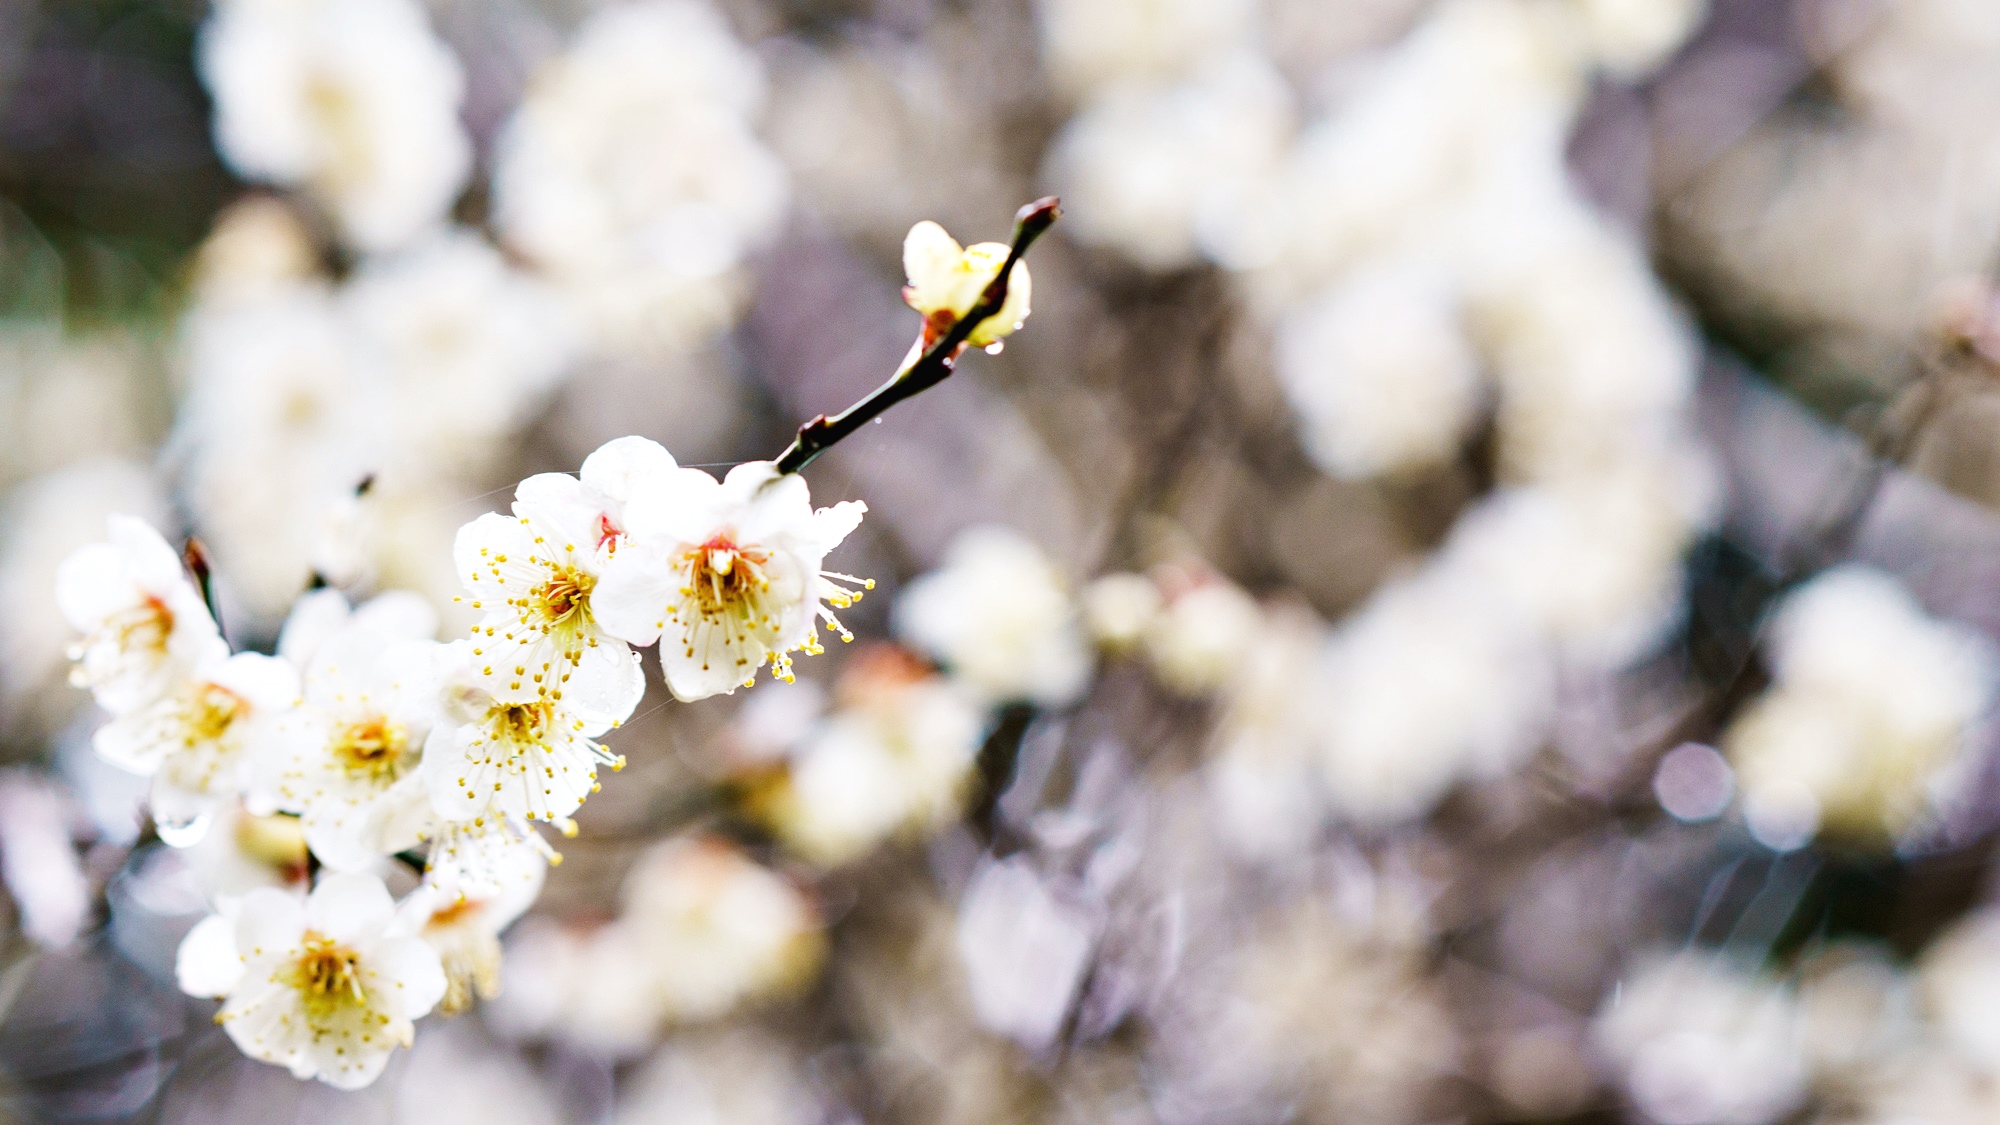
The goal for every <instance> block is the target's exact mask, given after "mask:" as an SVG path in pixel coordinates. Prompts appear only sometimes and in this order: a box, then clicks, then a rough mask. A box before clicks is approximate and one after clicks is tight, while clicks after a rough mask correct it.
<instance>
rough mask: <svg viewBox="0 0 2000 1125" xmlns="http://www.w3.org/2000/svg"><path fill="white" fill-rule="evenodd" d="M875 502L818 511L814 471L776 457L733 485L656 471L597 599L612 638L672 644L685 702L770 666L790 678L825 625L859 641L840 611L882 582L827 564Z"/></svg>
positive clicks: (674, 685) (664, 659)
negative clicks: (792, 468) (779, 462)
mask: <svg viewBox="0 0 2000 1125" xmlns="http://www.w3.org/2000/svg"><path fill="white" fill-rule="evenodd" d="M867 510H868V507H867V505H865V504H863V503H861V502H860V501H856V500H848V501H843V502H841V503H839V504H835V505H834V506H832V507H831V508H819V509H814V508H813V506H812V497H811V495H810V493H809V492H808V491H807V489H806V482H805V479H804V478H803V477H801V476H799V475H798V474H797V473H782V474H781V473H779V472H778V471H777V467H776V466H775V465H774V464H772V463H771V462H769V461H750V462H746V463H744V464H741V465H738V466H736V467H735V468H733V469H731V470H729V475H728V476H727V477H726V478H725V479H723V480H721V481H717V480H716V479H715V478H714V477H712V476H710V475H708V474H707V473H705V472H702V471H701V470H700V469H679V470H674V471H671V472H665V473H658V474H649V475H647V476H646V477H645V478H644V479H643V480H641V481H636V482H635V484H634V488H633V493H632V497H631V499H630V501H629V502H628V503H627V505H626V511H625V515H626V520H627V530H628V537H627V539H626V540H625V541H623V542H621V543H620V544H619V545H618V549H617V551H616V552H615V553H614V554H613V555H612V557H611V560H610V562H609V563H608V564H607V565H606V567H605V571H604V577H603V579H602V580H601V581H600V582H599V584H598V586H597V589H596V592H595V594H594V600H593V606H594V607H595V610H596V612H597V615H598V617H599V619H600V620H601V621H602V622H603V623H604V628H605V630H606V631H607V632H609V633H611V634H612V635H614V636H617V637H620V638H622V639H624V640H625V641H628V642H630V643H632V644H635V645H645V644H651V643H652V642H653V641H654V640H658V641H659V642H660V666H661V671H662V672H663V673H664V675H665V676H666V681H667V687H668V688H669V689H670V690H672V692H673V693H674V697H675V698H677V699H681V700H695V699H703V698H706V697H708V696H711V695H717V694H722V693H729V692H734V691H735V690H736V689H737V688H739V687H747V686H749V684H751V683H752V682H753V681H754V680H755V679H756V676H757V670H758V669H759V668H761V667H763V666H764V665H765V664H767V663H768V664H769V665H770V666H771V674H772V676H773V677H775V678H777V679H782V680H789V679H791V678H792V672H791V667H792V657H791V654H792V653H794V652H799V651H804V652H807V653H817V652H819V651H820V644H819V622H820V621H821V620H825V621H826V622H827V623H828V624H830V625H831V626H832V627H833V628H834V629H835V630H836V631H838V632H839V633H840V635H841V636H842V638H843V639H845V638H847V637H849V636H850V634H848V632H847V630H846V629H845V628H843V627H842V626H841V624H840V622H839V621H838V619H836V618H835V617H834V616H833V612H832V610H833V609H845V608H846V607H848V606H849V605H852V604H853V603H854V602H855V601H856V600H857V599H858V598H860V596H861V592H862V590H865V589H868V588H872V587H873V586H874V583H873V582H872V581H867V580H864V579H859V578H853V577H850V576H848V575H844V574H836V573H833V572H831V571H825V570H822V569H820V564H821V563H822V562H824V561H825V559H826V555H827V552H829V551H831V550H833V548H835V547H837V546H839V545H840V543H841V541H842V540H844V539H846V538H847V536H848V534H849V533H850V532H852V531H853V530H854V529H855V527H857V526H858V525H859V524H860V523H861V516H862V514H863V513H864V512H866V511H867ZM856 587H859V589H857V588H856ZM829 606H831V607H832V608H831V609H829V608H828V607H829Z"/></svg>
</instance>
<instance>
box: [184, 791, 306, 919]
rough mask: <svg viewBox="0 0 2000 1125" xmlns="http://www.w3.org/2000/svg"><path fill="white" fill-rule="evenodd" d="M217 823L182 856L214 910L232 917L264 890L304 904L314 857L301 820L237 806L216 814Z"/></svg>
mask: <svg viewBox="0 0 2000 1125" xmlns="http://www.w3.org/2000/svg"><path fill="white" fill-rule="evenodd" d="M214 821H215V823H214V826H213V827H211V828H210V829H209V830H208V831H207V832H206V833H204V834H203V835H202V838H201V839H200V840H199V841H197V842H196V843H194V844H193V845H191V846H189V847H186V848H183V849H180V851H179V853H178V854H179V857H180V859H181V860H182V862H183V863H184V864H185V869H186V870H187V872H188V873H189V874H191V875H192V876H193V877H194V881H195V883H196V885H198V886H199V887H200V888H201V893H202V897H203V898H204V899H206V900H207V901H208V903H209V904H210V905H211V906H213V907H214V908H215V909H216V910H218V911H221V912H223V913H228V912H230V911H233V910H235V909H236V904H237V903H238V902H240V901H241V900H242V898H243V896H244V895H246V894H249V893H250V892H251V891H254V890H257V889H259V888H262V887H270V888H274V889H277V890H281V891H285V892H287V893H291V894H296V895H297V896H298V897H300V898H304V897H305V895H306V892H307V891H308V890H311V889H312V854H311V851H310V849H308V848H307V847H306V834H305V826H304V825H302V824H300V823H299V818H298V817H295V816H288V815H286V814H284V813H271V814H268V815H259V814H257V813H253V812H251V811H250V810H249V809H247V808H245V807H244V806H243V803H242V802H241V801H238V802H235V803H234V804H231V805H228V806H226V807H224V808H222V809H220V810H218V811H217V812H216V813H215V814H214Z"/></svg>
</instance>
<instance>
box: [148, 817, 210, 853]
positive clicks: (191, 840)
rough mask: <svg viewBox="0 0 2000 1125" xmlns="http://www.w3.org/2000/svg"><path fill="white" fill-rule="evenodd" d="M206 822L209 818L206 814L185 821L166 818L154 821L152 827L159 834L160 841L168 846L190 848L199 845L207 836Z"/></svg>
mask: <svg viewBox="0 0 2000 1125" xmlns="http://www.w3.org/2000/svg"><path fill="white" fill-rule="evenodd" d="M208 822H209V817H208V816H207V815H206V814H203V815H201V816H194V817H189V818H188V819H186V820H181V819H177V818H173V817H168V818H165V819H162V820H158V821H156V822H155V823H154V827H155V828H156V829H157V830H158V831H159V833H160V840H161V841H162V842H163V843H165V844H167V845H168V846H170V847H176V848H191V847H193V846H194V845H196V844H199V843H201V838H202V837H203V836H206V835H208Z"/></svg>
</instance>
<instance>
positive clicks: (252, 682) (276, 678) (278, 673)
mask: <svg viewBox="0 0 2000 1125" xmlns="http://www.w3.org/2000/svg"><path fill="white" fill-rule="evenodd" d="M208 678H209V680H210V682H211V683H214V684H216V685H217V686H219V687H224V688H227V689H229V690H230V691H232V692H234V693H236V694H237V695H239V696H242V697H243V699H244V700H246V701H248V702H249V704H250V706H252V707H259V708H265V709H268V710H273V711H275V710H278V709H280V708H284V707H290V706H291V705H292V704H294V703H297V702H298V701H299V672H298V669H296V668H294V667H292V662H291V661H289V660H283V659H280V658H278V657H275V656H265V655H264V654H263V653H261V652H239V653H237V654H236V655H235V656H232V657H230V658H229V659H228V660H225V661H223V662H222V664H221V665H220V666H218V667H216V668H215V669H214V670H213V671H212V672H211V673H210V674H209V676H208Z"/></svg>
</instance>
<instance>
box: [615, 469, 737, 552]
mask: <svg viewBox="0 0 2000 1125" xmlns="http://www.w3.org/2000/svg"><path fill="white" fill-rule="evenodd" d="M634 484H635V487H634V489H633V492H632V496H631V498H630V499H628V500H627V501H626V502H625V528H626V530H627V531H629V532H631V533H632V535H633V536H635V537H637V538H642V539H643V538H650V537H652V536H663V537H665V538H667V539H669V540H671V541H673V542H675V543H705V542H707V541H708V538H709V536H711V535H713V534H714V533H715V530H716V527H717V525H718V524H719V523H720V522H721V520H722V519H723V514H724V511H725V509H726V500H725V498H724V496H723V494H722V482H721V481H718V480H716V479H715V478H714V477H712V476H709V475H708V474H707V473H704V472H702V471H701V470H700V469H686V468H682V469H675V470H673V471H672V472H667V473H660V474H658V475H656V476H648V477H646V478H644V479H643V480H640V481H635V482H634Z"/></svg>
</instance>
